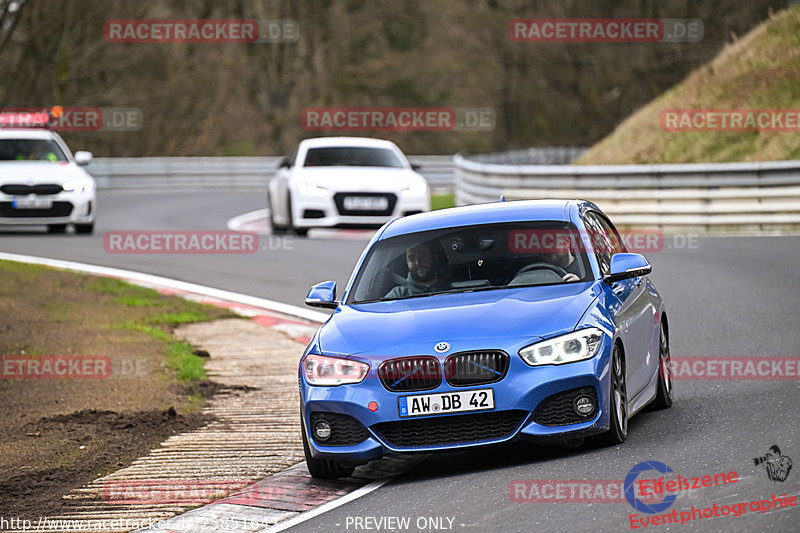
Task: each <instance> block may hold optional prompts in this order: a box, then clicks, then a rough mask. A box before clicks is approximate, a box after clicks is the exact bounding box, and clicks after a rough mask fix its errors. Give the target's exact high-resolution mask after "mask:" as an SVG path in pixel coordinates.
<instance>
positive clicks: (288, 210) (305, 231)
mask: <svg viewBox="0 0 800 533" xmlns="http://www.w3.org/2000/svg"><path fill="white" fill-rule="evenodd" d="M286 216H287V217H288V218H287V220H288V222H289V223H288V224H287V225H286V229H287V230H289V233H292V232H294V233H296V234H297V235H299V236H300V237H305V236H306V235H308V228H296V227H295V225H294V215H292V197H291V196H290V197H289V200H288V202H287V205H286Z"/></svg>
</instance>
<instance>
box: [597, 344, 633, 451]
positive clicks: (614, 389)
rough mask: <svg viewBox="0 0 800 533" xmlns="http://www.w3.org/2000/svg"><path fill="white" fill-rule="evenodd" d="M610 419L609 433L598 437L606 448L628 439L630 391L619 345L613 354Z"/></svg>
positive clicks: (616, 345) (615, 347)
mask: <svg viewBox="0 0 800 533" xmlns="http://www.w3.org/2000/svg"><path fill="white" fill-rule="evenodd" d="M609 381H610V382H611V383H610V385H609V391H610V393H611V394H610V398H609V402H608V403H609V408H610V412H609V417H610V419H611V420H610V427H609V429H608V431H606V432H605V433H603V434H602V435H599V436H598V439H597V440H598V442H599V443H600V444H601V445H604V446H615V445H617V444H622V443H623V442H625V439H627V438H628V390H627V384H626V379H625V361H624V360H623V359H622V351H621V350H620V348H619V345H618V344H615V345H614V351H613V353H612V354H611V378H610V380H609Z"/></svg>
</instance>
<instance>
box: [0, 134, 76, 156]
mask: <svg viewBox="0 0 800 533" xmlns="http://www.w3.org/2000/svg"><path fill="white" fill-rule="evenodd" d="M66 160H67V156H65V155H64V152H62V151H61V147H59V146H58V143H56V142H55V141H53V140H50V139H0V161H66Z"/></svg>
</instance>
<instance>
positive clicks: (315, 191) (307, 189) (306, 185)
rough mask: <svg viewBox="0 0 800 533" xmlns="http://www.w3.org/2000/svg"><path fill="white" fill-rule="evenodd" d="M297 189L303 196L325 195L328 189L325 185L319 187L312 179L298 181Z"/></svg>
mask: <svg viewBox="0 0 800 533" xmlns="http://www.w3.org/2000/svg"><path fill="white" fill-rule="evenodd" d="M297 191H298V192H299V193H300V194H302V195H303V196H327V195H328V189H326V188H325V187H320V186H319V185H317V184H316V183H314V182H313V181H305V180H302V181H298V182H297Z"/></svg>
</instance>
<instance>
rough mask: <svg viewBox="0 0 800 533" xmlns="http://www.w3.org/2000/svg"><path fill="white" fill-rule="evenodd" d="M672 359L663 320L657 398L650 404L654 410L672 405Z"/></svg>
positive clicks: (659, 347)
mask: <svg viewBox="0 0 800 533" xmlns="http://www.w3.org/2000/svg"><path fill="white" fill-rule="evenodd" d="M670 361H671V357H670V355H669V336H668V335H667V328H666V327H665V326H664V323H663V322H662V323H661V333H660V336H659V339H658V386H657V392H656V399H655V400H653V401H652V403H651V404H650V406H649V407H650V409H651V410H653V411H657V410H659V409H668V408H669V407H672V396H673V394H674V390H673V381H672V367H671V366H670Z"/></svg>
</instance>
